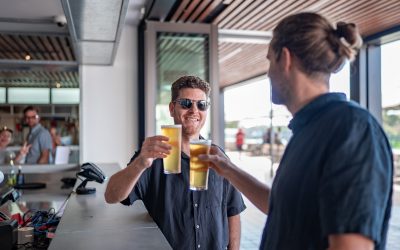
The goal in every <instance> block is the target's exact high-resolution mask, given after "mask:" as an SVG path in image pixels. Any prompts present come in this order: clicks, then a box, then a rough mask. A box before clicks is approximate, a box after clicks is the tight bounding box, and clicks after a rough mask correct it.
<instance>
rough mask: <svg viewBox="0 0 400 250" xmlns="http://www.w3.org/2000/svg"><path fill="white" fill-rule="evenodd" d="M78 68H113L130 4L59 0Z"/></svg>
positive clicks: (114, 0)
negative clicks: (84, 65) (107, 66)
mask: <svg viewBox="0 0 400 250" xmlns="http://www.w3.org/2000/svg"><path fill="white" fill-rule="evenodd" d="M61 3H62V6H63V9H64V13H65V16H66V18H67V22H68V29H69V32H70V36H71V39H72V42H73V46H74V49H75V51H76V53H75V54H76V55H77V60H78V62H79V64H86V65H88V64H89V65H90V64H92V65H112V64H113V62H114V58H115V54H116V51H117V48H118V43H119V40H120V37H121V31H122V28H123V26H124V22H125V17H126V13H127V9H128V5H129V0H112V1H110V0H85V1H82V0H61Z"/></svg>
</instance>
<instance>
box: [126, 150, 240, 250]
mask: <svg viewBox="0 0 400 250" xmlns="http://www.w3.org/2000/svg"><path fill="white" fill-rule="evenodd" d="M137 155H138V152H137V153H136V154H135V155H134V156H133V158H132V160H133V159H134V158H135V157H137ZM132 160H131V161H132ZM181 171H182V172H181V174H164V173H163V161H162V159H156V160H154V162H153V165H152V166H151V167H150V168H148V169H146V170H145V172H144V173H143V174H142V176H141V177H140V178H139V181H138V183H137V184H136V185H135V187H134V188H133V190H132V192H131V193H130V195H129V196H128V198H127V199H126V200H124V201H122V202H121V203H122V204H124V205H131V204H132V203H133V202H134V201H135V200H137V199H140V200H142V201H143V203H144V205H145V206H146V208H147V210H148V212H149V214H150V216H151V217H152V218H153V219H154V221H155V222H156V223H157V225H158V226H159V228H160V229H161V231H162V232H163V234H164V236H165V238H166V239H167V240H168V242H169V243H170V245H171V246H172V248H173V249H225V248H226V247H227V246H228V244H229V224H228V217H230V216H234V215H238V214H240V213H241V212H242V211H243V210H244V209H245V208H246V207H245V205H244V203H243V199H242V196H241V194H240V193H239V192H238V191H237V190H236V189H235V188H234V187H233V186H232V185H231V184H230V183H229V182H228V181H227V180H226V179H224V178H222V177H220V176H219V175H217V174H216V173H215V171H214V170H212V169H210V172H209V179H208V190H207V191H192V190H190V189H189V157H188V156H187V155H186V154H184V153H182V155H181Z"/></svg>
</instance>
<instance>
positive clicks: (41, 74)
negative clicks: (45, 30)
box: [0, 33, 79, 88]
mask: <svg viewBox="0 0 400 250" xmlns="http://www.w3.org/2000/svg"><path fill="white" fill-rule="evenodd" d="M27 55H29V56H30V61H46V63H47V65H46V66H43V69H42V70H34V71H32V70H25V69H23V70H21V69H15V70H10V69H1V66H0V87H55V84H56V83H60V84H61V86H62V87H63V88H64V87H65V88H78V87H79V76H78V67H76V70H73V71H71V70H70V69H69V70H68V71H54V70H50V71H49V70H48V68H51V65H52V62H53V63H57V64H59V63H60V62H61V63H62V62H75V61H76V58H75V54H74V51H73V48H72V43H71V40H70V38H69V37H68V36H65V35H25V34H4V33H3V34H1V33H0V60H2V61H3V62H7V60H13V63H15V62H16V61H21V62H22V64H23V61H26V56H27ZM23 65H25V66H26V67H27V68H29V64H28V63H27V64H23ZM21 68H23V67H21Z"/></svg>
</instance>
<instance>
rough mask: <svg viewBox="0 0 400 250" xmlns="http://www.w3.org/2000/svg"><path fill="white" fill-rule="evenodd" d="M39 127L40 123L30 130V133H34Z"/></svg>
mask: <svg viewBox="0 0 400 250" xmlns="http://www.w3.org/2000/svg"><path fill="white" fill-rule="evenodd" d="M40 127H41V125H40V123H38V124H36V125H35V127H33V128H32V129H31V133H35V132H36V131H37V130H39V128H40Z"/></svg>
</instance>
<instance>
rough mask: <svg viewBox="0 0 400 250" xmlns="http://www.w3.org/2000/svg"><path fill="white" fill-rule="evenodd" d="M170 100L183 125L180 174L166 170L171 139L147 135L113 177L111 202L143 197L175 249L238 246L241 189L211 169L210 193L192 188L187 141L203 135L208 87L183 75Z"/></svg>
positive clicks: (107, 195) (172, 111)
mask: <svg viewBox="0 0 400 250" xmlns="http://www.w3.org/2000/svg"><path fill="white" fill-rule="evenodd" d="M171 92H172V98H171V102H170V104H169V111H170V115H171V117H173V118H174V123H175V124H181V125H182V145H181V147H182V154H181V171H182V172H181V174H172V175H171V174H168V175H166V174H164V173H163V159H162V158H165V157H166V155H167V154H168V153H169V152H170V149H171V146H170V145H169V144H167V143H165V142H166V141H168V137H165V136H160V135H156V136H152V137H148V138H146V139H145V141H144V142H143V145H142V147H141V149H140V150H139V151H138V152H136V153H135V155H134V156H133V158H132V160H131V161H130V163H129V164H128V166H127V167H126V168H125V169H123V170H121V171H119V172H117V173H116V174H114V175H113V176H111V178H110V180H109V182H108V185H107V189H106V192H105V199H106V201H107V203H117V202H121V203H122V204H125V205H131V204H132V203H133V202H134V201H136V200H138V199H140V200H142V201H143V203H144V205H145V206H146V208H147V210H148V212H149V214H150V215H151V217H152V218H153V219H154V221H155V222H156V223H157V225H158V226H159V228H160V229H161V231H162V232H163V234H164V236H165V237H166V239H167V240H168V242H169V243H170V244H171V246H172V248H173V249H226V248H228V249H239V246H240V213H241V212H242V211H243V210H244V209H245V205H244V203H243V199H242V197H241V195H240V193H239V192H238V191H237V190H236V189H235V188H234V187H233V186H232V185H231V184H230V183H229V182H228V181H227V180H226V179H224V178H222V177H221V176H218V175H217V174H216V173H215V172H214V171H213V170H210V172H209V177H208V190H207V191H192V190H190V189H189V160H190V159H189V155H190V148H189V141H190V140H191V139H199V138H202V137H201V136H200V130H201V128H202V127H203V126H204V123H205V121H206V117H207V110H208V107H209V102H208V99H209V96H210V85H209V83H207V82H205V81H203V80H202V79H200V78H198V77H195V76H183V77H181V78H179V79H178V80H176V81H175V82H174V83H173V84H172V87H171Z"/></svg>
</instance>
